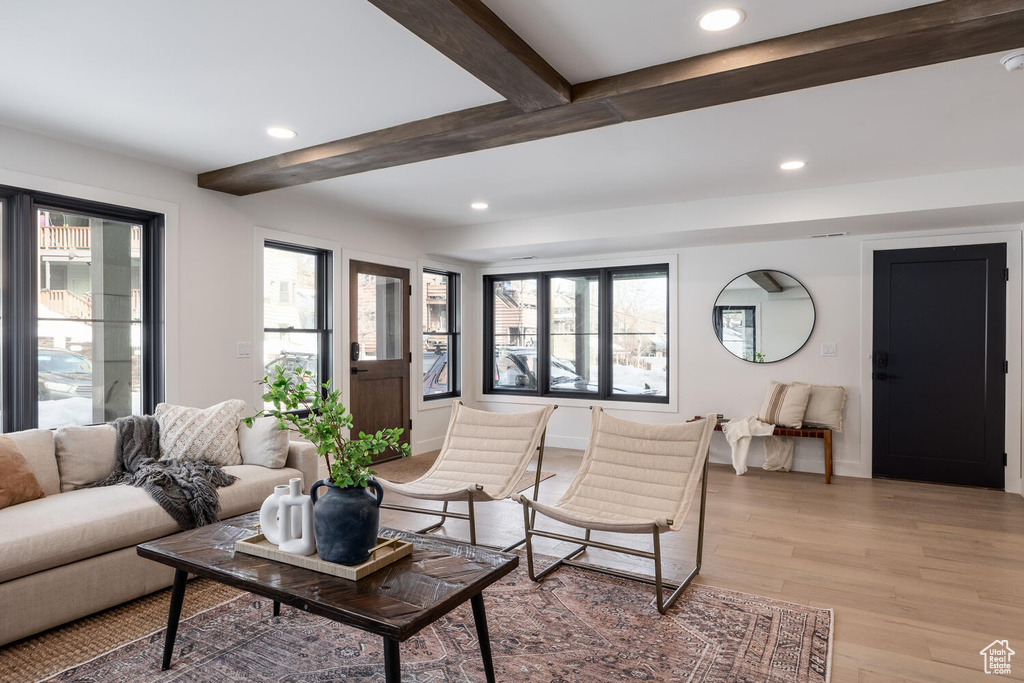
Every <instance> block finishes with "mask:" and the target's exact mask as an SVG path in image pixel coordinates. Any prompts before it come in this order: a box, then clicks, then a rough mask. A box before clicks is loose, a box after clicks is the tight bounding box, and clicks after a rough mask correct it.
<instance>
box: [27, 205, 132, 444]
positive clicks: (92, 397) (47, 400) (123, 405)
mask: <svg viewBox="0 0 1024 683" xmlns="http://www.w3.org/2000/svg"><path fill="white" fill-rule="evenodd" d="M37 218H38V225H39V248H38V251H39V256H38V258H39V311H38V313H39V318H38V336H39V344H38V353H37V358H38V363H39V368H38V401H39V423H38V424H39V427H40V428H53V427H60V426H63V425H75V424H93V423H99V422H110V421H112V420H115V419H117V418H119V417H125V416H127V415H131V414H133V413H135V414H137V413H139V412H140V410H141V397H142V393H141V389H142V382H141V371H140V359H141V348H142V343H141V341H142V340H141V337H142V334H141V328H142V325H141V319H142V305H141V300H142V298H141V290H140V282H141V274H142V273H141V245H142V226H141V225H134V224H130V223H122V222H118V221H109V220H104V219H99V218H92V217H89V216H79V215H75V214H70V213H65V212H60V211H51V210H45V209H43V210H39V211H38V214H37Z"/></svg>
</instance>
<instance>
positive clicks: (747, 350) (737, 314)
mask: <svg viewBox="0 0 1024 683" xmlns="http://www.w3.org/2000/svg"><path fill="white" fill-rule="evenodd" d="M712 322H713V323H714V326H715V334H716V335H718V338H719V339H721V340H722V346H724V347H725V348H727V349H729V351H731V352H732V354H733V355H734V356H736V357H737V358H742V359H744V360H749V361H751V362H754V361H756V360H757V307H756V306H715V310H714V317H713V319H712Z"/></svg>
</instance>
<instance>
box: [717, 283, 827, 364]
mask: <svg viewBox="0 0 1024 683" xmlns="http://www.w3.org/2000/svg"><path fill="white" fill-rule="evenodd" d="M711 320H712V324H713V325H714V327H715V335H716V336H717V337H718V341H720V342H722V346H724V347H725V349H726V350H727V351H728V352H729V353H731V354H732V355H734V356H736V357H737V358H742V359H743V360H745V361H748V362H750V363H775V362H777V361H780V360H783V359H785V358H789V357H790V356H792V355H793V354H794V353H796V352H797V351H799V350H800V349H801V347H803V345H804V344H806V343H807V340H808V339H809V338H810V336H811V330H813V329H814V302H813V301H811V295H810V294H808V293H807V289H806V288H805V287H804V286H803V285H802V284H800V281H799V280H797V279H796V278H795V277H793V276H791V275H787V274H786V273H783V272H781V271H778V270H752V271H750V272H749V273H744V274H743V275H740V276H739V277H738V278H736V279H734V280H733V281H732V282H730V283H729V284H727V285H726V286H725V288H724V289H723V290H722V291H721V293H720V294H719V295H718V299H717V300H716V301H715V308H714V310H713V311H712V314H711Z"/></svg>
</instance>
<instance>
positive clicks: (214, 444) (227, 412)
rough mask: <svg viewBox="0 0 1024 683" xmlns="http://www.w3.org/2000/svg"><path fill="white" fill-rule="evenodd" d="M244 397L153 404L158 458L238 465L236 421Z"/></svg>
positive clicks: (240, 456) (240, 412) (240, 415)
mask: <svg viewBox="0 0 1024 683" xmlns="http://www.w3.org/2000/svg"><path fill="white" fill-rule="evenodd" d="M245 408H246V404H245V401H243V400H241V399H237V398H234V399H231V400H229V401H224V402H223V403H218V404H217V405H215V406H211V407H209V408H188V407H186V406H175V405H170V404H168V403H161V404H160V405H158V406H157V407H156V412H155V415H156V421H157V422H158V423H159V424H160V459H161V460H170V459H171V458H179V459H181V460H207V461H209V462H212V463H213V464H215V465H221V466H225V465H241V464H242V454H241V452H240V451H239V449H238V421H239V420H240V419H242V413H243V412H244V411H245Z"/></svg>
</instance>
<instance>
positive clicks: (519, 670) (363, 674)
mask: <svg viewBox="0 0 1024 683" xmlns="http://www.w3.org/2000/svg"><path fill="white" fill-rule="evenodd" d="M652 595H653V588H652V587H651V586H647V585H644V584H639V583H635V582H632V581H625V580H622V579H616V578H612V577H608V576H603V575H600V574H596V573H594V572H589V571H586V570H581V569H575V568H563V569H560V570H559V571H558V572H556V573H555V574H553V575H552V576H550V577H548V578H547V579H546V580H545V581H544V582H543V583H541V584H535V583H533V582H531V581H530V580H529V578H528V577H527V576H526V572H525V571H522V570H519V571H516V572H514V573H512V574H511V575H509V576H508V577H506V579H505V580H503V581H502V582H500V583H498V584H496V585H494V586H492V587H491V588H489V589H487V590H486V591H485V593H484V597H485V602H486V605H487V613H488V624H489V627H490V633H491V644H492V648H493V653H494V665H495V672H496V675H497V679H498V680H499V681H514V682H520V681H524V682H530V683H533V682H548V681H550V682H552V683H578V682H580V681H587V682H588V683H602V682H611V681H624V680H639V681H702V682H706V683H710V682H715V683H726V682H733V681H743V682H747V683H755V682H758V681H765V682H771V683H776V682H778V683H781V682H783V681H785V682H787V683H788V682H792V683H811V682H813V683H827V682H828V681H829V667H830V663H831V644H832V622H833V615H832V610H829V609H817V608H812V607H805V606H801V605H794V604H792V603H787V602H781V601H778V600H771V599H768V598H763V597H759V596H756V595H750V594H747V593H737V592H734V591H727V590H722V589H718V588H711V587H708V586H702V585H696V586H692V587H691V588H690V589H689V590H688V591H687V593H686V595H685V596H683V597H682V598H680V600H679V602H677V603H676V605H675V606H673V608H672V609H670V610H669V614H668V615H666V616H661V615H659V614H658V612H657V610H656V609H655V608H654V607H653V605H652V604H651V599H652ZM185 599H186V602H187V601H188V596H187V595H186V598H185ZM162 648H163V631H158V632H156V633H153V634H151V635H150V636H147V637H145V638H141V639H139V640H136V641H135V642H132V643H129V644H127V645H124V646H122V647H120V648H117V649H114V650H111V651H110V652H108V653H106V654H104V655H101V656H99V657H97V658H96V659H93V660H92V661H89V662H86V663H84V664H81V665H79V666H77V667H74V668H72V669H69V670H67V671H64V672H62V673H60V674H57V675H56V676H54V677H52V678H50V679H48V680H50V681H103V682H104V683H113V682H123V683H136V682H138V681H171V680H173V681H218V682H219V681H295V682H298V681H308V682H310V683H326V682H333V681H367V682H368V681H373V682H375V683H376V682H382V681H383V680H384V671H383V647H382V644H381V640H380V638H377V637H375V636H371V635H369V634H366V633H364V632H362V631H359V630H357V629H354V628H351V627H347V626H341V625H339V624H336V623H334V622H332V621H329V620H327V619H323V618H320V617H315V616H311V615H309V614H307V613H305V612H301V611H299V610H295V609H290V608H288V607H282V610H281V616H280V617H279V618H274V617H273V616H272V612H271V603H270V602H269V601H267V600H265V599H263V598H260V597H257V596H254V595H251V594H244V595H242V596H241V597H238V598H236V599H234V600H231V601H229V602H227V603H225V604H223V605H220V606H218V607H214V608H213V609H210V610H208V611H206V612H203V613H202V614H199V615H197V616H194V617H192V618H191V619H188V620H187V621H183V622H182V623H181V626H180V628H179V630H178V640H177V647H176V648H175V653H174V661H173V664H172V668H171V669H170V670H169V671H166V672H161V671H160V666H159V662H160V656H161V653H162ZM401 656H402V680H403V681H407V682H415V683H428V682H429V683H455V682H459V683H470V682H473V681H482V680H483V679H484V675H483V666H482V664H481V661H480V650H479V646H478V643H477V639H476V631H475V629H474V627H473V616H472V612H471V611H470V609H469V606H468V605H463V606H462V607H460V608H458V609H457V610H455V611H454V612H452V613H450V614H449V615H448V616H447V617H444V618H442V619H441V620H439V621H437V622H435V623H434V624H433V625H432V626H431V627H428V628H426V629H424V630H423V631H421V632H420V633H419V634H417V635H416V636H414V637H412V638H410V639H409V640H407V641H405V642H404V643H402V646H401Z"/></svg>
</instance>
